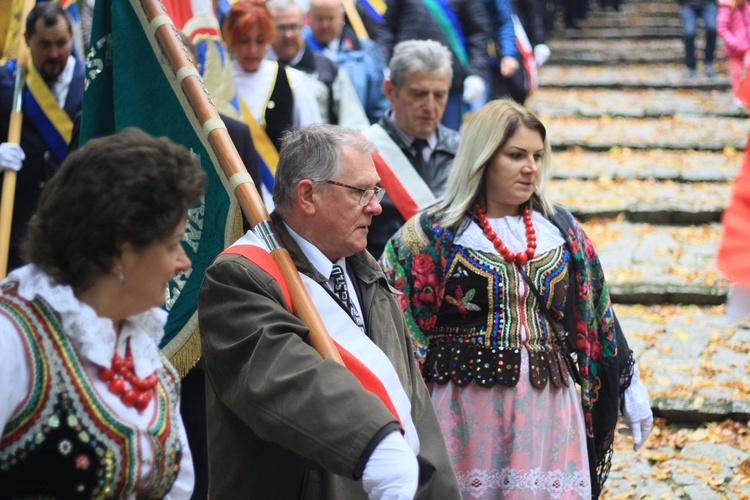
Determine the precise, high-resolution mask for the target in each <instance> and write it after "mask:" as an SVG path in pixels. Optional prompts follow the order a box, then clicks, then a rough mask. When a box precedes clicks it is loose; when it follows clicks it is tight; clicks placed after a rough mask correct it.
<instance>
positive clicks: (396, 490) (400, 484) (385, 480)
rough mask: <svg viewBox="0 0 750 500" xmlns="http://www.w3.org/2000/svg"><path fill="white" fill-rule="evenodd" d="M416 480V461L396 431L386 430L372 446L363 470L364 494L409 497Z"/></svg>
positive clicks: (388, 498) (391, 499)
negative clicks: (389, 431)
mask: <svg viewBox="0 0 750 500" xmlns="http://www.w3.org/2000/svg"><path fill="white" fill-rule="evenodd" d="M418 484H419V464H418V463H417V457H416V455H414V452H413V451H412V449H411V448H410V447H409V445H408V444H407V443H406V439H404V438H403V436H401V433H400V432H398V431H393V432H391V433H390V434H388V435H387V436H386V437H385V438H384V439H383V440H382V441H381V442H380V443H379V444H378V445H377V446H376V447H375V450H373V452H372V455H370V459H369V460H368V461H367V465H365V470H364V472H363V473H362V486H363V488H364V489H365V493H367V497H368V498H370V499H371V500H372V499H382V500H401V499H403V500H412V499H413V498H414V495H415V494H416V493H417V486H418Z"/></svg>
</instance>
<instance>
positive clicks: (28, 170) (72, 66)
mask: <svg viewBox="0 0 750 500" xmlns="http://www.w3.org/2000/svg"><path fill="white" fill-rule="evenodd" d="M24 37H25V39H26V44H27V45H28V46H29V53H30V56H31V60H30V63H29V64H27V67H26V75H25V85H24V89H23V107H22V110H23V128H22V130H21V144H20V146H19V145H17V144H12V143H8V142H3V143H2V144H0V170H5V169H10V170H15V171H16V172H18V177H17V180H16V194H15V199H14V200H15V201H14V205H13V221H12V226H11V240H10V251H9V255H8V270H12V269H14V268H16V267H19V266H20V265H21V264H22V261H21V259H20V256H19V254H18V251H19V246H20V243H21V239H22V238H23V235H24V233H25V232H26V225H27V224H28V222H29V219H30V218H31V216H32V214H33V213H34V211H35V210H36V205H37V201H38V200H39V196H40V195H41V193H42V189H43V188H44V186H45V184H46V183H47V181H48V180H49V179H50V178H51V177H52V175H54V173H55V172H57V169H58V168H59V165H60V163H61V162H62V159H63V157H64V156H65V153H66V151H67V149H68V143H69V142H70V137H71V132H72V129H73V118H74V117H75V116H76V114H77V113H78V112H79V111H80V109H81V100H82V98H83V85H84V81H85V71H84V70H85V65H84V62H83V61H81V60H79V59H76V58H75V57H73V56H72V55H71V52H72V44H73V27H72V24H71V22H70V19H68V17H67V14H66V13H65V11H64V10H63V9H62V7H60V5H58V4H57V3H54V2H42V3H39V4H37V5H36V6H35V7H34V8H33V9H32V10H31V12H29V15H28V17H27V18H26V32H25V33H24ZM16 69H17V68H16V61H15V60H14V61H10V62H9V63H8V64H7V65H6V66H2V67H0V138H2V139H6V138H7V137H8V129H9V121H10V113H11V108H12V104H13V87H14V80H15V73H16Z"/></svg>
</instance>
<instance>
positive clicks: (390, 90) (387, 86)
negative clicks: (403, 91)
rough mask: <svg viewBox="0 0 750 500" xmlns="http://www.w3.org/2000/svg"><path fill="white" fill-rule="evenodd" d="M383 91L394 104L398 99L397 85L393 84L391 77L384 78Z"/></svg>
mask: <svg viewBox="0 0 750 500" xmlns="http://www.w3.org/2000/svg"><path fill="white" fill-rule="evenodd" d="M383 92H385V97H386V98H387V99H388V101H389V102H390V103H391V104H393V102H394V101H395V100H396V87H394V86H393V82H391V79H390V78H386V79H385V80H383Z"/></svg>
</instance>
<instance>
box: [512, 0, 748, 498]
mask: <svg viewBox="0 0 750 500" xmlns="http://www.w3.org/2000/svg"><path fill="white" fill-rule="evenodd" d="M596 4H598V2H595V1H593V0H592V2H591V11H590V16H589V19H588V27H587V28H585V29H581V30H564V31H557V32H554V33H553V34H552V36H551V37H550V40H549V42H548V43H549V45H550V48H551V50H552V56H551V58H550V61H549V62H548V63H547V64H546V65H545V66H544V67H542V68H540V70H539V82H540V88H539V89H538V90H537V91H536V92H535V93H534V94H533V95H532V96H531V97H530V98H529V100H528V101H527V103H526V104H527V105H528V106H529V107H530V108H531V109H532V110H534V111H535V112H536V113H537V114H538V115H539V116H540V117H541V118H542V119H543V121H544V123H545V124H546V125H547V127H548V131H549V134H550V139H551V141H552V145H553V149H554V153H553V159H552V165H553V175H554V179H553V181H552V182H551V186H550V193H551V194H552V197H553V199H554V200H555V201H557V202H559V203H562V204H563V205H565V206H567V207H568V208H569V209H571V210H572V211H573V212H574V213H575V214H576V215H577V216H578V217H579V218H580V219H581V220H582V221H583V223H584V226H585V228H586V231H587V233H588V235H589V236H590V238H591V239H592V241H593V242H594V244H595V246H596V247H597V249H598V251H599V255H600V259H601V262H602V265H603V267H604V269H605V275H606V277H607V281H608V283H609V285H610V291H611V296H612V300H613V302H614V303H615V311H616V313H617V315H618V318H619V319H620V322H621V324H622V327H623V330H624V331H625V332H626V334H627V336H628V341H629V343H630V346H631V348H632V349H633V351H634V354H635V356H636V362H637V365H638V367H639V370H640V373H641V378H642V379H643V380H644V381H645V383H646V385H647V387H648V389H649V393H650V396H651V404H652V408H653V410H654V415H655V416H656V417H661V418H663V419H666V422H667V424H665V423H663V422H661V423H659V425H658V426H657V427H656V429H655V431H654V432H652V436H651V438H650V439H649V442H648V443H647V446H646V447H645V448H644V449H641V451H640V452H638V453H636V452H634V451H633V450H632V447H631V444H630V442H629V441H626V440H623V439H620V438H618V439H617V440H616V446H615V449H616V451H615V455H614V458H613V462H612V470H611V473H610V479H609V480H608V482H607V484H606V485H605V491H604V493H603V498H605V499H636V498H637V499H641V498H653V499H656V498H670V499H671V498H679V499H700V500H705V499H714V498H717V499H719V498H729V499H740V500H742V499H747V498H750V449H749V448H750V446H747V441H745V445H742V444H741V441H737V440H736V439H735V438H732V439H725V440H722V439H717V437H716V436H715V435H711V434H710V433H709V431H708V429H730V428H732V429H744V431H742V432H746V431H747V422H748V419H750V375H748V373H750V325H747V324H744V325H743V324H740V325H736V324H730V323H729V321H728V320H727V319H726V317H725V315H724V312H725V308H724V306H723V303H724V301H725V300H726V296H727V292H728V290H729V284H728V283H727V282H726V280H724V279H723V278H722V277H721V276H720V275H719V274H718V272H717V271H716V270H715V267H714V257H715V254H716V249H717V245H718V241H719V237H720V232H721V225H720V220H721V214H722V211H723V209H724V207H725V206H726V204H727V201H728V199H729V196H730V193H731V188H732V181H733V179H734V177H735V176H736V173H737V171H738V168H739V166H740V164H741V161H742V150H743V149H744V147H745V143H746V142H747V137H748V131H749V130H750V127H749V125H750V122H749V121H748V120H747V115H746V112H745V110H744V109H743V108H741V107H738V106H737V105H736V104H735V103H734V100H733V96H732V91H731V84H730V81H729V78H728V73H729V71H728V67H727V64H726V61H724V60H723V53H722V48H721V45H720V46H719V48H718V50H717V60H716V61H715V66H716V67H717V69H718V70H719V74H718V75H717V76H715V77H713V78H708V77H706V76H705V75H704V74H703V72H702V69H703V68H702V65H700V64H699V70H698V74H697V75H696V76H695V77H694V78H690V79H687V78H685V76H684V73H685V68H684V66H683V65H682V58H683V45H682V39H681V26H680V15H679V6H678V2H677V1H676V0H626V2H624V3H623V4H622V6H621V12H619V13H614V12H606V13H604V12H599V10H598V5H596ZM700 32H701V31H700V30H699V33H700ZM697 47H698V48H699V50H700V49H702V47H703V40H702V39H701V38H700V36H699V40H698V42H697ZM699 56H700V53H699ZM748 258H750V256H748ZM712 426H715V427H712ZM727 443H730V444H727Z"/></svg>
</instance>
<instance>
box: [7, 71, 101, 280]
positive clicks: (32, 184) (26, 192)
mask: <svg viewBox="0 0 750 500" xmlns="http://www.w3.org/2000/svg"><path fill="white" fill-rule="evenodd" d="M85 69H86V66H85V64H84V62H83V61H81V60H80V59H79V60H76V65H75V69H74V72H73V80H72V81H71V83H70V89H69V90H68V97H67V99H66V101H65V106H64V107H63V108H64V109H65V111H66V112H67V113H68V115H69V116H70V118H71V119H73V118H75V116H76V115H77V114H78V112H79V111H80V109H81V101H82V99H83V85H84V83H85ZM13 84H14V75H13V74H12V73H11V71H10V70H9V68H8V67H7V66H0V142H4V141H7V140H8V127H9V123H8V122H9V120H10V112H11V106H12V105H13ZM25 107H26V106H25V104H24V116H23V128H22V130H21V148H23V151H24V153H26V159H25V160H24V162H23V168H21V170H20V171H19V172H18V177H17V178H16V196H15V198H14V203H13V222H12V226H11V233H10V253H9V255H8V271H10V270H12V269H15V268H17V267H20V266H21V265H22V264H23V262H22V261H21V259H20V256H19V254H18V250H19V247H20V245H21V241H22V240H23V237H24V235H25V233H26V226H27V225H28V223H29V220H30V219H31V216H32V215H34V212H35V211H36V206H37V203H38V202H39V197H40V196H41V194H42V189H44V186H45V185H46V184H47V181H49V180H50V178H51V177H52V176H53V175H54V174H55V172H57V170H58V169H59V168H60V162H59V161H58V160H57V158H56V157H55V154H54V153H53V152H52V151H51V149H50V147H49V146H48V145H47V143H46V142H45V140H44V137H43V136H42V135H41V133H40V132H39V131H38V130H37V128H36V126H35V125H34V123H33V122H32V121H31V118H29V116H28V115H27V114H26V111H25ZM0 185H2V181H0Z"/></svg>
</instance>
